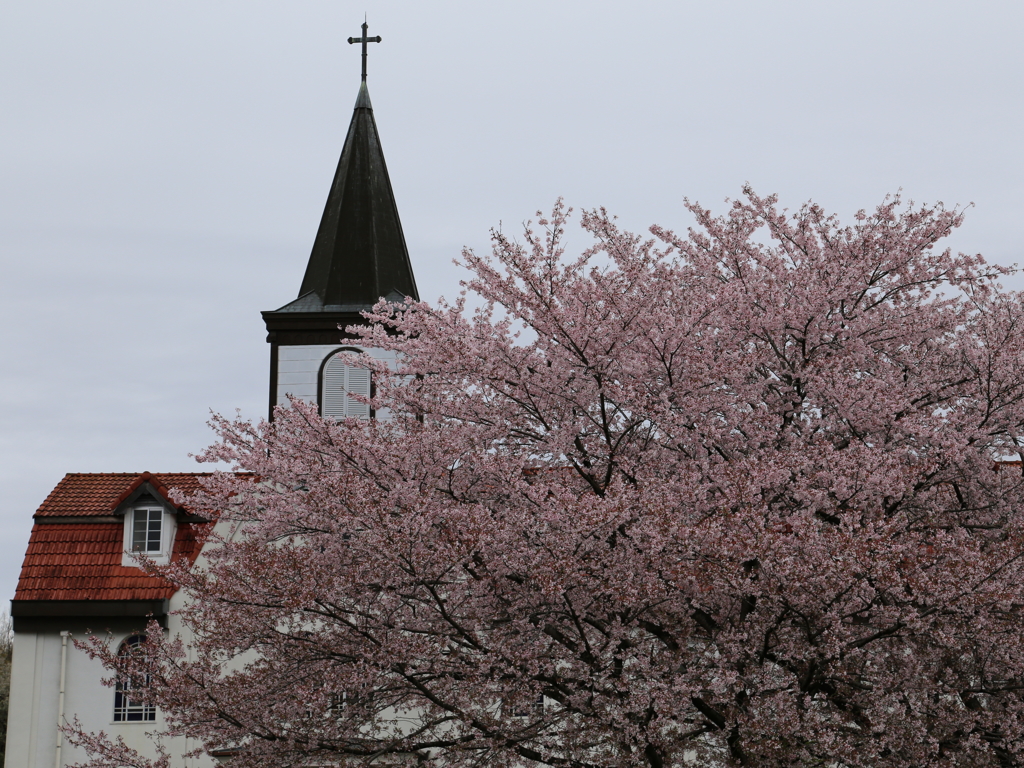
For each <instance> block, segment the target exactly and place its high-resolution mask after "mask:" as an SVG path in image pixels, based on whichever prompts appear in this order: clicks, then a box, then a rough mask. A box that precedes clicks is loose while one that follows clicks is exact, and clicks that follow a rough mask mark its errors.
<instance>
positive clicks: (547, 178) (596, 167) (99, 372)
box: [0, 0, 1024, 600]
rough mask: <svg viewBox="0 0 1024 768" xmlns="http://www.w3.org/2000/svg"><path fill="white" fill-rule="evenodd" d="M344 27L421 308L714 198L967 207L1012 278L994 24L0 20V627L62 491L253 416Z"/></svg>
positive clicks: (475, 5) (315, 14)
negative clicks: (63, 485)
mask: <svg viewBox="0 0 1024 768" xmlns="http://www.w3.org/2000/svg"><path fill="white" fill-rule="evenodd" d="M364 11H366V12H367V13H368V15H369V22H370V34H371V35H377V34H379V35H381V36H383V38H384V41H383V43H382V44H380V45H374V46H371V51H370V69H369V72H370V77H369V85H370V92H371V94H372V97H373V104H374V111H375V116H376V119H377V124H378V127H379V129H380V134H381V141H382V143H383V146H384V151H385V153H386V156H387V160H388V167H389V170H390V173H391V180H392V184H393V186H394V189H395V194H396V197H397V199H398V205H399V209H400V211H401V215H402V220H403V224H404V228H405V234H406V239H407V241H408V244H409V250H410V253H411V255H412V259H413V265H414V268H415V270H416V275H417V280H418V282H419V286H420V293H421V295H422V297H423V298H425V299H428V300H433V299H434V298H436V297H437V296H438V295H441V294H444V295H447V296H449V297H451V296H454V295H455V294H456V293H457V292H458V280H459V277H460V275H459V272H458V271H457V270H456V269H455V268H454V267H453V266H452V265H451V260H452V259H453V258H454V257H456V256H457V255H458V253H459V250H460V248H461V247H462V246H464V245H469V246H473V247H476V248H478V249H482V248H486V247H488V230H489V228H490V227H492V226H496V225H498V224H499V222H501V223H503V225H504V228H505V229H506V231H511V230H514V229H515V228H516V227H517V226H518V223H519V222H521V221H522V220H524V219H526V218H528V217H530V216H531V215H532V214H533V212H534V211H536V210H537V209H538V208H544V209H549V208H550V206H551V204H552V202H553V201H554V199H555V198H556V197H557V196H559V195H562V196H564V197H565V198H566V200H567V201H568V203H569V204H570V205H573V206H574V207H576V208H586V207H594V206H599V205H604V206H606V207H608V208H609V209H610V210H611V211H612V212H614V213H617V214H618V215H619V217H620V219H621V221H622V223H623V224H624V225H625V226H627V227H629V228H632V229H637V230H642V229H644V228H646V227H647V226H649V225H650V224H652V223H659V224H662V225H664V226H668V227H672V228H676V229H685V227H686V226H687V224H688V223H689V219H688V218H687V216H686V215H685V212H684V211H683V208H682V200H683V197H689V198H691V199H696V200H699V201H700V202H702V203H704V204H706V205H710V206H712V207H713V208H716V209H718V210H724V205H723V203H722V201H723V200H724V199H725V198H726V197H730V196H732V197H735V196H737V195H738V194H739V192H740V188H741V186H742V184H743V183H744V182H746V181H749V182H751V183H752V184H753V185H754V187H755V189H756V190H757V191H758V192H761V193H768V192H778V193H779V194H780V196H781V198H782V201H783V202H784V203H785V204H787V205H789V206H791V207H797V206H798V205H799V204H800V203H802V202H804V201H806V200H807V199H809V198H813V199H814V200H816V201H817V202H819V203H821V204H823V205H824V206H825V207H826V208H828V209H830V210H833V211H836V212H838V213H839V214H840V215H842V216H844V217H846V218H847V219H849V217H850V215H851V214H852V213H853V212H854V211H856V210H857V209H858V208H862V207H865V208H870V207H873V206H874V205H876V204H877V203H878V202H880V201H881V199H882V198H883V196H884V195H885V194H886V193H888V192H894V191H896V190H898V189H900V188H902V189H903V190H904V195H905V196H906V197H910V198H913V199H915V200H917V201H921V202H924V201H929V202H932V201H938V200H941V201H944V202H945V203H946V204H947V205H954V204H961V205H964V204H969V203H972V202H973V203H974V204H975V206H976V207H975V208H974V209H973V210H971V211H970V212H969V215H968V219H967V224H966V226H965V227H964V228H963V229H962V230H961V231H960V233H958V235H957V236H956V239H955V241H954V242H953V245H954V246H955V247H958V248H960V249H962V250H969V251H981V252H982V253H984V254H986V256H987V257H988V258H989V259H990V260H992V261H996V262H1001V263H1012V262H1015V261H1018V260H1022V259H1021V247H1020V245H1019V241H1018V226H1019V221H1020V219H1021V214H1022V209H1024V151H1022V144H1021V142H1022V139H1021V137H1022V136H1024V101H1022V99H1021V95H1022V91H1024V89H1022V86H1024V45H1022V43H1021V41H1022V38H1024V34H1022V33H1024V5H1021V4H1019V3H1009V2H1005V0H1003V2H993V1H987V0H974V1H973V2H971V3H963V2H956V3H954V2H946V1H945V0H928V2H924V1H923V0H922V1H915V2H901V1H900V0H884V1H876V0H859V1H858V2H829V1H827V0H813V1H808V2H795V1H793V0H775V1H774V2H771V3H767V2H760V1H756V0H745V1H743V2H723V1H722V0H719V1H718V2H709V1H708V0H704V2H699V3H698V2H689V1H687V0H677V1H676V2H631V3H625V2H600V1H599V0H587V1H586V2H583V1H582V0H565V1H563V2H556V0H548V2H535V1H534V0H516V2H486V3H485V2H479V0H476V1H475V2H462V3H460V2H431V3H427V2H411V1H410V0H406V2H403V3H398V2H387V1H386V0H364V1H363V2H362V3H352V2H347V1H346V0H332V1H331V2H306V1H305V0H302V1H296V2H287V3H285V2H275V3H270V2H255V1H253V0H248V1H247V2H210V1H209V0H204V1H203V2H198V1H195V2H190V1H185V0H181V1H179V2H162V3H150V2H147V3H142V2H138V0H118V1H114V0H90V2H88V3H73V2H61V3H56V2H49V1H48V0H3V1H2V2H0V265H2V271H0V318H2V327H3V334H2V337H0V360H2V363H0V406H2V410H0V414H2V416H0V418H2V422H0V490H2V493H0V600H6V599H8V598H10V597H11V596H13V594H14V586H15V583H16V579H17V572H18V568H19V566H20V561H21V558H22V556H23V554H24V551H25V545H26V543H27V541H28V534H29V530H30V528H31V522H32V521H31V517H32V513H33V511H34V510H35V508H36V507H37V506H38V505H39V503H40V502H41V501H42V500H43V498H45V496H46V494H47V493H48V492H49V491H50V489H51V488H52V487H53V486H54V485H55V484H56V483H57V481H58V480H59V479H60V478H61V477H62V476H63V475H64V473H66V472H70V471H74V472H104V471H143V470H150V471H170V470H176V471H182V470H184V471H188V470H192V469H196V468H197V467H196V466H195V464H194V463H193V462H192V461H191V460H190V459H189V457H188V454H189V453H190V452H194V451H198V450H200V449H201V448H203V447H204V446H205V445H206V444H207V443H208V442H209V441H210V433H209V431H208V429H207V428H206V426H205V421H206V418H207V415H208V413H209V410H210V409H213V410H215V411H221V412H228V413H230V412H232V411H233V410H234V409H235V408H240V409H241V410H242V413H243V414H244V415H247V416H252V417H260V416H263V415H264V412H265V408H266V400H267V378H268V358H269V351H268V348H267V344H266V343H265V330H264V327H263V324H262V322H261V319H260V315H259V312H260V310H264V309H274V308H276V307H278V306H280V305H282V304H285V303H286V302H288V301H290V300H291V299H293V298H294V297H295V295H296V294H297V292H298V287H299V282H300V280H301V278H302V272H303V269H304V266H305V262H306V259H307V257H308V255H309V249H310V247H311V245H312V242H313V236H314V235H315V233H316V228H317V224H318V223H319V219H320V213H321V211H322V208H323V204H324V201H325V200H326V196H327V190H328V187H329V185H330V180H331V176H332V174H333V172H334V168H335V165H336V164H337V159H338V154H339V152H340V150H341V144H342V141H343V139H344V135H345V130H346V128H347V126H348V120H349V117H350V115H351V108H352V104H353V102H354V100H355V96H356V91H357V88H358V84H359V52H358V47H357V46H349V45H348V44H346V43H345V39H346V38H347V37H348V36H350V35H358V34H359V24H360V23H361V22H362V17H363V12H364ZM575 241H576V242H578V243H580V244H583V243H584V240H583V239H582V238H581V237H580V236H576V237H575ZM1011 283H1012V284H1013V287H1018V288H1019V287H1024V281H1020V280H1016V279H1015V280H1013V281H1011Z"/></svg>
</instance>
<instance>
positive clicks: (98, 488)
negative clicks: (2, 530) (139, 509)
mask: <svg viewBox="0 0 1024 768" xmlns="http://www.w3.org/2000/svg"><path fill="white" fill-rule="evenodd" d="M209 474H210V473H209V472H192V473H186V472H162V473H157V474H152V473H150V472H103V473H87V472H73V473H68V474H66V475H64V479H63V480H61V481H60V482H59V483H57V487H56V488H54V489H53V490H52V491H50V495H49V496H47V497H46V500H45V501H43V503H42V504H40V505H39V509H37V510H36V517H90V516H99V515H109V514H111V513H112V512H113V511H114V509H115V508H116V507H117V505H118V504H120V503H121V502H122V501H124V500H125V499H126V498H128V496H129V495H130V494H131V492H132V491H134V490H135V489H136V488H138V487H139V486H140V485H141V484H142V483H144V482H146V481H149V483H150V484H152V485H153V487H154V488H156V489H157V491H159V492H160V493H161V494H162V495H164V496H166V495H167V493H168V492H169V491H170V489H172V488H177V489H178V490H181V491H184V492H185V493H193V492H195V491H198V490H199V487H200V485H199V478H201V477H209Z"/></svg>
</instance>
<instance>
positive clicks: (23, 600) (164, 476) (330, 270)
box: [5, 23, 419, 768]
mask: <svg viewBox="0 0 1024 768" xmlns="http://www.w3.org/2000/svg"><path fill="white" fill-rule="evenodd" d="M379 41H380V38H379V37H374V38H370V37H368V36H367V29H366V24H365V23H364V24H363V34H362V37H361V38H354V39H353V38H349V42H350V43H361V44H362V53H363V74H362V82H361V84H360V87H359V93H358V95H357V97H356V103H355V108H354V111H353V115H352V120H351V123H350V124H349V129H348V134H347V136H346V138H345V143H344V146H343V148H342V151H341V159H340V161H339V162H338V168H337V171H336V173H335V175H334V181H333V183H332V184H331V189H330V192H329V194H328V196H327V204H326V206H325V208H324V213H323V217H322V219H321V221H320V228H319V230H318V231H317V233H316V238H315V240H314V242H313V249H312V253H311V254H310V257H309V263H308V265H307V267H306V272H305V275H304V276H303V278H302V284H301V287H300V289H299V294H298V297H297V298H296V299H295V300H294V301H291V302H289V303H288V304H285V305H284V306H282V307H281V308H279V309H275V310H272V311H267V312H263V320H264V322H265V323H266V328H267V341H268V342H269V343H270V377H269V379H270V381H269V409H270V416H271V417H273V409H274V408H275V407H276V406H284V405H287V404H288V398H289V396H291V397H295V398H300V399H304V400H307V401H312V402H316V403H317V404H318V405H319V407H320V409H321V412H322V413H323V414H324V415H325V416H334V417H336V418H346V417H350V418H351V417H354V418H373V417H375V415H376V414H373V413H372V412H371V410H370V408H369V406H368V405H367V404H366V403H365V402H361V401H360V400H359V399H358V397H359V396H369V395H370V393H371V391H372V384H373V383H372V381H371V378H370V375H369V372H368V371H367V370H366V369H362V368H358V367H353V366H350V365H346V363H345V358H344V357H338V355H339V353H353V352H354V353H361V354H366V355H369V356H372V357H374V358H376V359H386V358H385V353H384V352H383V351H381V350H376V349H368V348H364V347H362V346H360V344H359V341H358V339H355V338H353V337H352V335H351V334H347V333H346V332H345V331H344V330H342V329H340V328H339V326H341V327H342V328H344V326H349V325H353V324H358V323H361V322H363V318H362V316H361V314H360V313H361V312H364V311H366V310H369V309H370V308H371V307H372V306H373V305H374V304H376V303H377V302H378V301H379V300H380V298H384V299H387V300H391V301H402V300H404V299H405V298H406V297H412V298H413V299H416V300H418V299H419V296H418V294H417V291H416V281H415V278H414V277H413V271H412V266H411V263H410V260H409V253H408V249H407V247H406V244H405V237H404V235H403V233H402V225H401V222H400V220H399V216H398V207H397V205H396V203H395V197H394V193H393V192H392V189H391V182H390V179H389V178H388V171H387V166H386V164H385V162H384V154H383V151H382V150H381V145H380V138H379V136H378V134H377V125H376V123H375V121H374V118H373V108H372V106H371V104H370V94H369V91H368V90H367V87H366V47H367V43H368V42H379ZM353 395H355V396H356V397H353ZM203 476H204V475H203V473H150V472H126V473H98V474H97V473H90V474H83V473H71V474H68V475H65V477H64V478H63V479H62V480H61V481H60V482H59V483H58V484H57V487H56V488H54V489H53V491H51V493H50V494H49V496H47V497H46V499H45V500H44V501H43V503H42V504H41V505H40V506H39V509H38V510H36V513H35V515H34V524H33V527H32V533H31V536H30V539H29V542H28V550H27V552H26V554H25V560H24V562H23V565H22V569H21V576H20V579H19V581H18V587H17V592H16V593H15V597H14V600H13V601H12V603H11V616H12V618H13V622H14V633H15V634H14V665H13V672H12V676H11V694H10V696H11V711H10V717H9V721H8V725H7V757H6V764H5V765H6V768H62V766H64V765H70V764H72V763H76V762H81V761H83V760H84V759H85V754H84V752H82V751H80V750H77V749H74V748H72V747H71V746H70V745H69V744H68V742H67V741H66V740H65V739H64V738H63V736H62V732H61V731H60V728H59V725H60V724H62V723H65V722H66V723H71V722H74V721H75V720H76V719H77V720H78V721H79V722H80V723H81V724H82V726H83V727H84V728H85V730H87V731H91V732H94V733H95V732H99V731H104V732H105V733H106V734H107V735H108V736H110V737H112V738H115V739H116V738H118V737H121V738H123V739H124V741H125V742H126V743H127V744H128V746H130V747H132V748H133V749H135V750H137V751H138V752H139V753H141V754H143V755H146V756H151V757H152V756H155V755H156V752H155V749H154V745H153V743H152V741H151V739H150V737H149V735H148V734H149V732H150V731H153V730H154V729H155V728H158V727H159V726H160V724H161V713H160V711H159V710H158V709H155V708H152V707H146V706H143V705H141V704H139V703H137V702H135V701H134V700H133V699H132V697H131V692H130V691H129V690H128V689H127V686H126V685H117V686H115V687H113V688H111V687H106V686H104V685H103V684H102V682H101V681H102V679H103V678H105V677H107V676H108V673H107V671H106V670H105V669H104V668H103V667H102V665H101V664H100V663H99V662H98V661H94V660H92V659H90V658H89V657H88V656H87V655H86V654H85V653H84V652H83V651H81V650H79V649H78V648H76V647H75V645H74V642H73V640H74V639H82V638H84V637H85V636H86V633H87V632H92V633H96V634H109V637H110V642H111V643H112V644H116V645H117V647H119V648H120V652H123V653H130V652H132V650H133V649H134V648H135V647H136V646H137V645H139V644H140V643H141V642H142V641H143V640H144V637H143V635H142V634H141V632H142V631H143V629H144V627H145V626H146V624H147V622H148V621H149V619H150V618H152V619H155V620H156V621H157V622H159V623H160V624H161V625H162V626H163V627H164V628H165V629H166V630H167V631H170V632H176V631H178V630H180V624H179V623H178V622H177V621H176V616H175V614H174V612H175V610H176V609H177V608H179V607H180V606H181V600H182V596H181V595H179V594H176V593H175V591H174V589H173V588H172V587H170V586H168V584H167V583H166V582H164V581H163V580H161V579H160V578H158V577H155V576H150V575H147V574H146V573H145V572H144V571H143V570H142V569H140V568H138V567H137V565H136V564H135V563H136V560H135V558H136V556H138V555H145V556H146V557H149V558H152V559H153V560H154V561H155V562H157V563H162V564H166V563H169V562H177V561H185V562H188V563H190V564H193V563H196V562H197V560H198V561H199V562H200V566H199V567H201V559H202V553H201V551H200V547H199V545H198V543H197V539H196V533H197V531H198V526H200V525H203V524H205V523H208V522H209V521H207V520H204V519H202V518H200V517H198V516H196V515H194V514H193V513H192V512H191V511H190V510H189V508H188V506H187V504H186V505H182V504H178V503H176V502H175V501H174V499H173V498H172V496H173V494H172V490H175V489H176V490H178V491H180V492H182V493H183V494H186V495H187V494H189V493H191V492H193V491H195V490H197V489H199V487H200V483H201V481H202V478H203ZM185 639H186V641H187V638H185ZM195 746H196V745H195V744H191V743H186V741H185V740H184V739H181V740H178V742H177V743H172V744H164V747H165V748H167V749H168V751H169V752H170V754H171V755H174V756H177V755H181V754H182V753H184V752H186V751H187V750H189V749H192V748H194V747H195ZM176 760H177V761H178V762H176V763H175V768H178V766H179V765H180V766H181V768H186V766H188V768H191V766H192V765H193V764H194V765H196V766H202V765H207V764H210V763H209V760H206V761H203V760H194V761H193V760H190V761H188V762H181V761H180V759H179V758H176Z"/></svg>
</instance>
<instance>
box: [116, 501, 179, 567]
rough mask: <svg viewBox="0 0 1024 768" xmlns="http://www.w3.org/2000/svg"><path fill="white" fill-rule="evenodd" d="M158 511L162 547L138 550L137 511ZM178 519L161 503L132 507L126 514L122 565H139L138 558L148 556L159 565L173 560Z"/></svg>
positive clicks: (147, 512) (147, 513)
mask: <svg viewBox="0 0 1024 768" xmlns="http://www.w3.org/2000/svg"><path fill="white" fill-rule="evenodd" d="M153 511H156V512H158V513H159V515H160V518H159V519H160V548H159V549H157V550H136V549H134V548H133V545H134V543H135V541H134V539H135V535H134V534H135V517H136V513H142V512H145V513H146V515H147V516H148V515H149V514H150V512H153ZM177 528H178V526H177V520H176V518H175V516H174V515H173V514H171V513H169V512H168V511H167V508H166V507H164V506H162V505H160V504H153V503H152V502H150V503H147V504H139V505H138V506H133V507H131V508H130V509H129V510H128V511H127V512H126V513H125V515H124V554H123V555H122V557H121V565H126V566H133V565H138V562H137V559H138V558H139V557H140V556H141V557H147V558H149V559H150V560H152V561H153V562H154V563H156V564H157V565H167V564H168V563H170V561H171V551H172V550H173V549H174V539H175V536H176V535H177Z"/></svg>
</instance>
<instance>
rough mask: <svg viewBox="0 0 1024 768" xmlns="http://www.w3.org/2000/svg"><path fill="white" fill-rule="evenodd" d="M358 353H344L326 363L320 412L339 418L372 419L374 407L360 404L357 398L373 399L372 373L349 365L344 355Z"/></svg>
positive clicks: (334, 356) (344, 351)
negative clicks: (371, 391)
mask: <svg viewBox="0 0 1024 768" xmlns="http://www.w3.org/2000/svg"><path fill="white" fill-rule="evenodd" d="M355 351H356V350H341V351H340V352H336V353H335V354H334V355H332V356H331V358H330V359H328V360H327V362H326V363H324V368H323V374H322V377H323V378H322V381H321V386H320V413H321V414H323V415H324V416H325V417H326V416H331V417H333V418H335V419H368V418H370V406H369V404H368V403H365V402H359V400H358V399H356V397H353V395H356V396H361V397H369V396H370V371H369V370H367V369H366V368H359V367H358V366H354V365H348V364H347V363H346V362H345V360H344V359H343V358H342V357H339V355H340V354H345V353H351V352H355Z"/></svg>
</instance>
